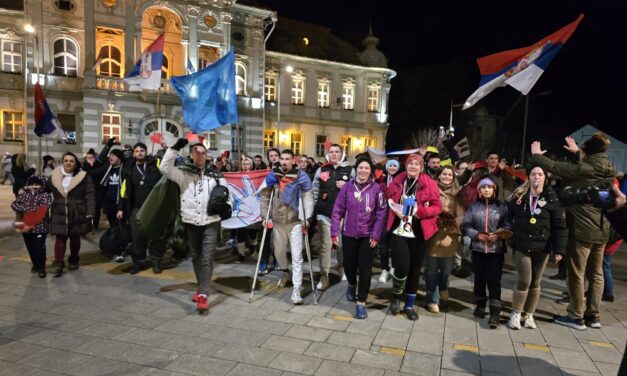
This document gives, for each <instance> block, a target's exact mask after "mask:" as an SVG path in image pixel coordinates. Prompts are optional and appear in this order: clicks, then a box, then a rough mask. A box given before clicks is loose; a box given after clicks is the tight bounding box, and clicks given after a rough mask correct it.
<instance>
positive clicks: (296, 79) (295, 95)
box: [292, 71, 305, 105]
mask: <svg viewBox="0 0 627 376" xmlns="http://www.w3.org/2000/svg"><path fill="white" fill-rule="evenodd" d="M292 104H299V105H302V104H305V76H303V74H302V72H300V71H298V72H296V73H294V75H292Z"/></svg>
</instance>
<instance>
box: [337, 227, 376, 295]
mask: <svg viewBox="0 0 627 376" xmlns="http://www.w3.org/2000/svg"><path fill="white" fill-rule="evenodd" d="M342 247H343V249H344V260H342V261H343V262H342V265H343V266H344V274H346V279H347V280H348V284H350V285H351V286H355V285H356V284H357V273H359V285H358V286H357V301H358V302H365V301H366V299H367V298H368V293H369V292H370V279H371V278H372V259H373V258H374V252H375V248H370V238H369V237H368V238H351V237H348V236H342Z"/></svg>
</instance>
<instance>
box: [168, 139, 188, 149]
mask: <svg viewBox="0 0 627 376" xmlns="http://www.w3.org/2000/svg"><path fill="white" fill-rule="evenodd" d="M188 143H189V141H187V140H186V139H184V138H179V139H178V140H176V143H175V144H174V145H172V146H171V148H172V149H174V150H178V151H180V150H181V149H182V148H184V147H185V145H187V144H188Z"/></svg>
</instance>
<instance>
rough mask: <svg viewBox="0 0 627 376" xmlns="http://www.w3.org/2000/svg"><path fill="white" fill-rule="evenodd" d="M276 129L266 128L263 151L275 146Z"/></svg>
mask: <svg viewBox="0 0 627 376" xmlns="http://www.w3.org/2000/svg"><path fill="white" fill-rule="evenodd" d="M275 140H276V131H271V130H265V131H264V132H263V151H264V152H266V151H268V150H269V149H272V148H273V147H275V146H274V145H275Z"/></svg>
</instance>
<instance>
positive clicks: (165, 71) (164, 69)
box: [161, 54, 170, 80]
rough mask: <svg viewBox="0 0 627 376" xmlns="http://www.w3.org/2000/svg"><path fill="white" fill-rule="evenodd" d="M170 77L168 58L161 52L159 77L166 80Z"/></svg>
mask: <svg viewBox="0 0 627 376" xmlns="http://www.w3.org/2000/svg"><path fill="white" fill-rule="evenodd" d="M168 78H170V59H168V57H167V56H165V54H163V61H162V63H161V79H162V80H167V79H168Z"/></svg>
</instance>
